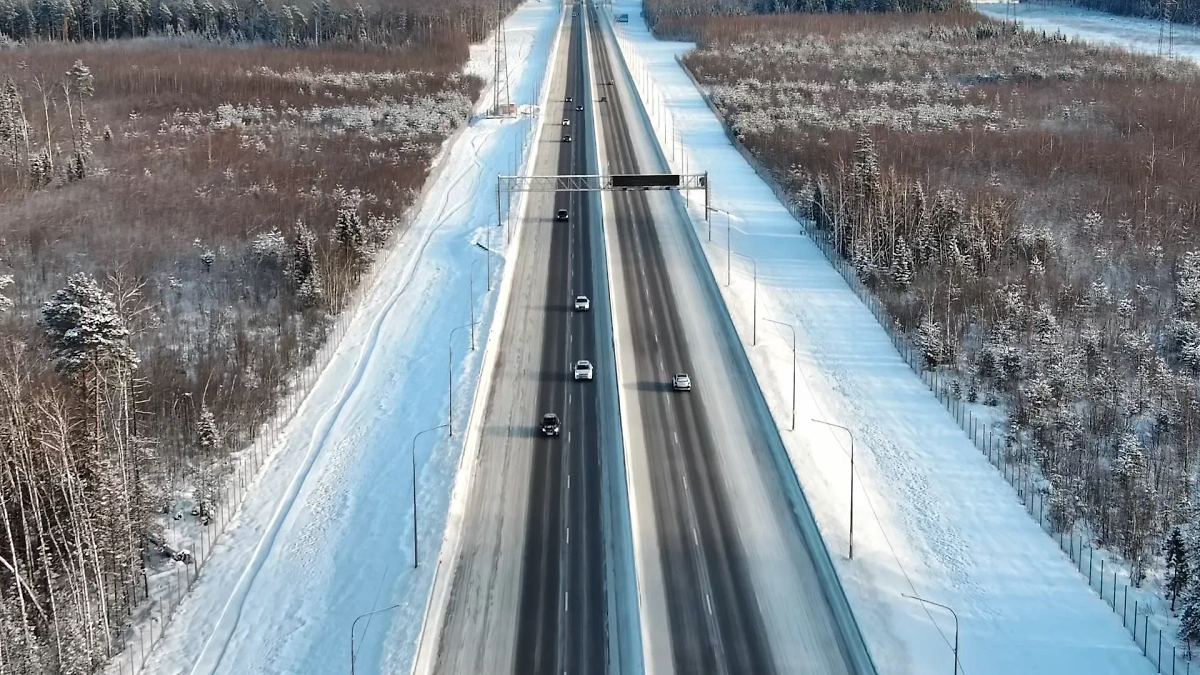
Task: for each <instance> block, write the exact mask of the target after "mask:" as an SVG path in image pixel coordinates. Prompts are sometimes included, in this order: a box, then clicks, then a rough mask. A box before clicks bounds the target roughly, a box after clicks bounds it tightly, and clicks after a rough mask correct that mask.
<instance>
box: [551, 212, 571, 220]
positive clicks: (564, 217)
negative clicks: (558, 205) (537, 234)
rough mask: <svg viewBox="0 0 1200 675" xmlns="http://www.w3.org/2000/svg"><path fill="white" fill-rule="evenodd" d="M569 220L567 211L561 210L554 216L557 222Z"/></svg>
mask: <svg viewBox="0 0 1200 675" xmlns="http://www.w3.org/2000/svg"><path fill="white" fill-rule="evenodd" d="M567 218H568V216H567V210H566V209H559V210H558V213H555V214H554V219H555V220H562V221H565V220H567Z"/></svg>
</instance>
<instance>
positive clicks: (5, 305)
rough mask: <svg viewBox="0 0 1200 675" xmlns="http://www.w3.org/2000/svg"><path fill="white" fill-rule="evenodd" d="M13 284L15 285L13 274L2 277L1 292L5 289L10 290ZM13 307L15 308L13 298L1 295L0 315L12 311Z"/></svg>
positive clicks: (0, 277)
mask: <svg viewBox="0 0 1200 675" xmlns="http://www.w3.org/2000/svg"><path fill="white" fill-rule="evenodd" d="M12 283H13V278H12V275H11V274H3V275H0V291H3V290H4V289H5V288H8V287H9V286H11V285H12ZM12 306H13V301H12V298H10V297H8V296H7V295H3V294H0V314H3V313H4V312H7V311H8V310H10V309H12Z"/></svg>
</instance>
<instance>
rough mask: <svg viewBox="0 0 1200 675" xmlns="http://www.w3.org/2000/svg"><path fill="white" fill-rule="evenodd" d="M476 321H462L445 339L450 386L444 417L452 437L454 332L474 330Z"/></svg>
mask: <svg viewBox="0 0 1200 675" xmlns="http://www.w3.org/2000/svg"><path fill="white" fill-rule="evenodd" d="M477 323H479V322H478V321H472V322H471V323H464V324H463V325H461V326H459V327H457V328H455V329H453V330H451V331H450V339H449V340H447V341H446V349H447V351H448V352H449V354H450V357H449V359H448V361H447V362H448V364H449V373H450V385H449V386H450V406H449V410H447V411H446V419H447V422H446V426H448V427H450V437H451V438H453V437H454V334H455V333H457V332H458V331H460V330H462V329H464V328H470V329H472V330H474V327H475V324H477Z"/></svg>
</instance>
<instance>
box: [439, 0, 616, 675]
mask: <svg viewBox="0 0 1200 675" xmlns="http://www.w3.org/2000/svg"><path fill="white" fill-rule="evenodd" d="M564 11H566V12H567V15H566V17H565V20H564V24H563V29H564V31H565V32H564V34H563V35H562V36H561V38H560V42H559V51H558V53H557V54H556V55H555V66H554V68H555V71H554V76H553V80H552V82H551V89H550V94H549V97H548V103H547V111H546V116H545V119H544V120H543V123H544V124H545V127H544V128H543V129H542V136H541V142H540V144H539V147H538V148H537V150H536V152H537V156H536V159H535V169H534V173H535V174H537V175H556V174H557V175H565V174H584V173H588V167H589V159H590V160H591V163H592V164H594V158H590V157H589V154H588V153H590V152H592V150H591V149H592V147H593V144H592V143H591V142H590V137H589V134H590V133H591V129H592V126H593V125H592V124H591V123H590V119H588V118H589V117H590V106H588V105H585V106H584V107H585V110H584V111H577V110H576V106H577V105H583V104H584V103H585V97H586V96H587V86H586V85H587V81H586V78H585V75H584V67H585V61H584V41H583V33H582V30H583V25H584V22H583V17H581V16H579V14H580V13H581V12H580V11H579V10H578V9H575V10H572V7H571V6H570V5H568V6H566V7H565V10H564ZM563 120H569V122H570V124H569V125H563ZM566 135H570V136H571V140H570V141H569V142H568V141H566V140H565V138H564V136H566ZM594 199H596V197H595V195H589V194H588V193H566V192H563V193H556V194H555V193H534V194H531V195H530V201H529V203H528V208H527V211H526V214H525V216H526V218H525V221H524V222H523V223H522V225H521V227H520V230H519V231H520V234H519V236H520V237H521V238H522V239H521V241H520V244H519V245H520V255H519V258H518V260H517V269H516V270H515V276H514V278H513V280H512V281H513V283H514V284H515V286H514V287H513V294H512V296H511V300H510V303H511V304H510V307H509V312H508V315H507V317H506V319H505V326H504V329H503V332H502V334H501V344H500V351H499V358H498V360H497V365H496V374H495V385H494V386H493V388H492V390H491V396H490V398H489V400H488V401H487V409H486V413H485V416H484V435H483V439H482V442H481V446H480V450H479V461H478V465H477V467H476V469H475V471H476V475H475V476H474V479H473V486H472V488H471V491H470V493H469V496H468V505H467V515H466V518H465V521H464V526H463V533H462V544H461V549H460V552H459V556H458V558H457V560H456V562H455V567H454V571H453V575H454V576H453V580H452V582H451V584H452V585H451V590H450V596H449V601H448V603H447V604H448V606H447V609H446V614H445V617H444V620H443V622H442V628H441V631H440V643H439V645H438V650H437V661H436V664H435V670H436V672H439V673H500V672H514V673H520V674H522V675H526V674H528V675H536V674H539V673H545V674H550V673H554V674H561V673H572V674H575V673H581V674H582V673H588V674H590V673H605V672H607V670H608V658H609V656H608V632H609V626H608V625H607V622H608V620H609V617H608V607H609V605H608V600H607V596H606V588H605V580H606V576H607V575H606V569H605V564H606V549H605V536H604V518H603V515H602V506H601V501H602V495H601V490H602V487H603V486H602V479H601V460H602V453H601V445H602V443H604V442H605V441H607V442H609V443H610V444H611V442H612V437H613V434H612V431H611V428H612V427H614V426H615V421H614V420H615V415H613V414H607V415H606V410H605V404H604V397H605V395H606V394H607V395H608V396H609V397H610V398H612V399H613V400H615V396H612V390H613V388H615V386H616V379H615V378H616V374H615V370H614V365H613V363H611V360H610V361H609V362H605V361H604V360H602V359H601V358H600V357H599V356H598V354H603V353H605V350H603V349H601V348H600V347H601V346H600V345H598V343H597V335H598V334H599V335H603V336H611V331H612V329H611V326H610V325H609V323H608V313H607V297H606V296H607V289H606V288H603V287H598V286H601V285H602V284H603V279H602V277H600V275H599V272H598V266H597V265H594V264H593V262H594V261H593V254H594V252H595V249H598V248H599V247H598V246H596V245H595V242H596V236H595V235H596V232H595V231H594V230H593V229H592V228H595V227H598V224H597V223H593V222H591V221H592V213H593V212H594V209H593V208H589V207H590V206H591V205H592V204H591V202H590V200H594ZM558 209H566V210H567V212H568V219H567V221H566V222H562V221H558V220H556V212H557V211H558ZM576 295H586V296H589V297H590V298H592V301H593V303H592V304H593V309H592V311H587V312H579V311H574V309H573V301H574V298H575V296H576ZM610 339H611V338H610ZM608 351H609V352H611V347H609V350H608ZM579 359H587V360H589V361H591V362H592V363H593V364H594V366H595V378H596V379H595V380H594V381H591V382H588V381H575V380H574V376H573V372H572V367H573V364H574V363H575V361H577V360H579ZM606 388H607V389H606ZM610 407H611V406H610ZM550 412H553V413H555V414H557V415H558V416H559V417H560V418H561V420H562V433H561V435H560V436H558V437H544V436H542V435H541V433H540V428H539V425H540V421H541V417H542V415H543V414H545V413H550Z"/></svg>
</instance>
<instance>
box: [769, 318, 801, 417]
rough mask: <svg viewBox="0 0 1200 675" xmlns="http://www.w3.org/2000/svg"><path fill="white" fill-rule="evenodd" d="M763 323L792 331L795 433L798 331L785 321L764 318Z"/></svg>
mask: <svg viewBox="0 0 1200 675" xmlns="http://www.w3.org/2000/svg"><path fill="white" fill-rule="evenodd" d="M763 321H766V322H768V323H774V324H778V325H780V326H783V327H784V328H787V329H788V330H790V331H792V428H791V431H795V430H796V329H795V328H794V327H793V326H792V324H790V323H784V322H783V321H776V320H774V319H768V318H766V317H763Z"/></svg>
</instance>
